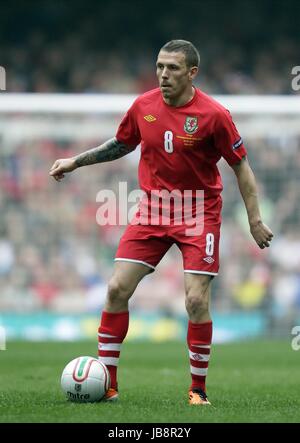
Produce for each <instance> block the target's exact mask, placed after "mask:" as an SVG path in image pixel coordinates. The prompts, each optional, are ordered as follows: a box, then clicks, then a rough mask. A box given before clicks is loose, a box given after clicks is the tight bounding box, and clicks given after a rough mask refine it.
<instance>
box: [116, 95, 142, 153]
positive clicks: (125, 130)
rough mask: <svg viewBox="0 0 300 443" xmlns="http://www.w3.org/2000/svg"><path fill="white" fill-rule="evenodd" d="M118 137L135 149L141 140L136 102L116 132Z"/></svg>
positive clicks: (120, 140)
mask: <svg viewBox="0 0 300 443" xmlns="http://www.w3.org/2000/svg"><path fill="white" fill-rule="evenodd" d="M116 139H117V140H118V141H119V142H122V143H124V144H125V145H127V146H130V147H132V150H134V149H135V148H136V147H137V145H138V144H140V141H141V134H140V131H139V127H138V123H137V118H136V106H135V103H134V104H133V105H132V106H131V107H130V108H129V109H128V111H127V112H126V114H125V115H124V117H123V119H122V121H121V123H120V125H119V128H118V130H117V133H116Z"/></svg>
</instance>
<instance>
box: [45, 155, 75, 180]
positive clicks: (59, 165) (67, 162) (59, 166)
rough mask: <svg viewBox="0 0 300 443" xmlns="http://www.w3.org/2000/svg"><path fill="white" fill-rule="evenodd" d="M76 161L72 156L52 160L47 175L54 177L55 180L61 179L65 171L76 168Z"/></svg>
mask: <svg viewBox="0 0 300 443" xmlns="http://www.w3.org/2000/svg"><path fill="white" fill-rule="evenodd" d="M76 168H77V166H76V163H75V159H74V158H61V159H59V160H56V162H54V164H53V166H52V167H51V169H50V172H49V175H51V176H52V177H53V178H55V180H56V181H58V182H59V181H61V179H63V178H64V176H65V175H64V173H65V172H72V171H74V169H76Z"/></svg>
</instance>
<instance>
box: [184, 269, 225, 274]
mask: <svg viewBox="0 0 300 443" xmlns="http://www.w3.org/2000/svg"><path fill="white" fill-rule="evenodd" d="M183 272H189V273H190V274H207V275H218V272H207V271H193V270H190V269H184V270H183Z"/></svg>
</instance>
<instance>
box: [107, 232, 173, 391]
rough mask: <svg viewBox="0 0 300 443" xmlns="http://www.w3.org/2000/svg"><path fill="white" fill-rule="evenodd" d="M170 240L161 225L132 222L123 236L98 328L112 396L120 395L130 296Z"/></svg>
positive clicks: (164, 250)
mask: <svg viewBox="0 0 300 443" xmlns="http://www.w3.org/2000/svg"><path fill="white" fill-rule="evenodd" d="M170 244H171V243H170V241H167V239H166V238H165V235H164V232H163V231H162V230H161V229H160V228H159V227H158V226H154V227H151V226H148V225H129V226H128V227H127V229H126V231H125V233H124V234H123V236H122V238H121V241H120V244H119V247H118V250H117V252H116V258H115V260H116V264H115V268H114V273H113V276H112V278H111V279H110V282H109V284H108V293H107V299H106V303H105V306H104V310H103V312H102V317H101V325H100V328H99V358H100V359H101V360H102V361H103V363H105V364H106V365H107V367H108V370H109V372H110V376H111V386H112V390H111V391H110V393H109V394H111V395H110V398H116V397H117V395H118V393H117V392H116V390H117V386H118V384H117V367H118V362H119V355H120V347H121V344H122V342H123V340H124V338H125V336H126V334H127V330H128V325H129V312H128V300H129V298H130V297H131V295H132V294H133V292H134V290H135V288H136V287H137V285H138V283H139V282H140V281H141V280H142V278H143V277H144V276H145V275H147V274H149V273H150V272H153V271H154V269H155V266H156V265H157V264H158V263H159V261H160V260H161V258H162V257H163V256H164V254H165V253H166V251H167V250H168V249H169V247H170Z"/></svg>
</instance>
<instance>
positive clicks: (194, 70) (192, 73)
mask: <svg viewBox="0 0 300 443" xmlns="http://www.w3.org/2000/svg"><path fill="white" fill-rule="evenodd" d="M197 74H198V67H197V66H192V67H191V68H190V71H189V79H190V80H193V79H194V78H195V77H196V75H197Z"/></svg>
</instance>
